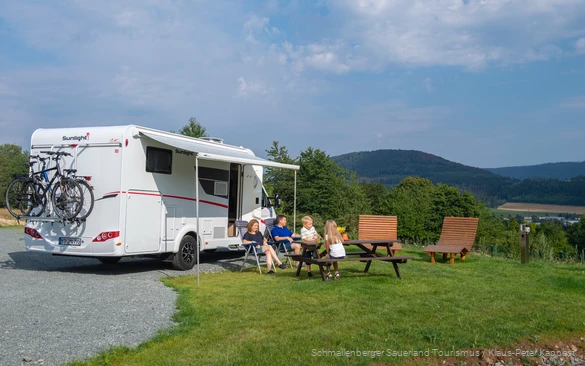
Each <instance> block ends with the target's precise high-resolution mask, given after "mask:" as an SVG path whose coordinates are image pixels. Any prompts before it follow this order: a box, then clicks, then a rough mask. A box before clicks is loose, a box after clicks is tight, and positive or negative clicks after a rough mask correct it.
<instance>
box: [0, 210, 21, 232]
mask: <svg viewBox="0 0 585 366" xmlns="http://www.w3.org/2000/svg"><path fill="white" fill-rule="evenodd" d="M20 224H21V225H19V224H18V221H16V219H15V218H14V216H12V215H11V214H10V213H9V212H8V209H6V208H0V228H3V227H21V226H24V221H21V222H20Z"/></svg>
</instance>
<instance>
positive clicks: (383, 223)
mask: <svg viewBox="0 0 585 366" xmlns="http://www.w3.org/2000/svg"><path fill="white" fill-rule="evenodd" d="M358 239H359V240H365V239H390V240H398V217H397V216H378V215H360V217H359V224H358ZM369 247H370V249H372V247H371V245H370V246H369ZM401 249H402V244H400V243H398V242H395V243H394V244H393V245H392V255H394V254H396V251H398V250H401Z"/></svg>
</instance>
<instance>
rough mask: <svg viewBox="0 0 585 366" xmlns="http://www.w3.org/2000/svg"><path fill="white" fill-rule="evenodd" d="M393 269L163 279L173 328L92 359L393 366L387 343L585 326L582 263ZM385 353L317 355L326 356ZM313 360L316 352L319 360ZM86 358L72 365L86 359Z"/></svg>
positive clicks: (496, 342) (506, 336)
mask: <svg viewBox="0 0 585 366" xmlns="http://www.w3.org/2000/svg"><path fill="white" fill-rule="evenodd" d="M402 254H405V255H413V256H415V259H414V260H411V261H409V262H408V263H407V264H403V265H401V266H400V268H401V272H402V276H403V280H399V279H397V278H396V276H395V274H394V270H393V268H392V265H391V264H390V263H384V262H374V263H372V266H371V268H370V272H369V273H363V272H361V271H362V270H363V267H364V264H361V263H356V262H347V263H343V264H342V267H341V269H340V273H341V279H340V280H339V281H329V282H328V283H324V282H322V281H321V279H320V278H319V277H313V279H310V280H309V279H308V278H307V275H306V271H305V270H303V272H302V273H301V277H300V278H297V277H295V276H294V272H293V270H291V269H288V270H286V271H278V272H277V274H276V275H274V276H268V275H259V274H257V273H255V272H253V271H252V269H249V270H247V271H245V272H244V273H240V272H223V273H219V274H205V275H202V277H201V285H200V286H197V278H196V277H194V276H184V277H178V278H168V279H165V280H164V282H165V283H166V284H167V285H169V286H171V287H173V288H175V289H176V291H177V292H178V293H179V298H178V302H177V307H178V312H177V314H176V316H175V321H176V322H177V323H178V325H177V326H175V327H172V329H167V330H164V331H162V332H161V333H160V334H159V335H158V336H157V337H156V338H155V339H153V340H152V341H150V342H148V343H145V344H143V345H141V346H139V347H138V348H137V349H134V350H131V349H127V348H116V349H113V350H110V351H109V352H107V353H104V354H102V355H100V356H98V357H96V358H94V359H92V360H91V361H90V362H88V364H90V365H104V364H107V365H145V364H149V365H196V364H220V365H224V364H237V365H257V364H273V365H288V364H308V363H311V364H315V363H316V364H371V363H378V364H386V363H387V364H399V363H400V362H401V361H403V360H404V359H402V358H399V357H393V356H388V350H423V351H424V350H426V349H433V348H435V349H440V350H445V351H449V350H467V349H471V348H476V349H477V348H481V349H483V348H488V347H494V346H505V345H509V344H511V343H514V342H519V341H520V340H522V339H527V340H537V339H543V337H544V338H547V337H548V338H550V337H552V338H554V337H568V336H575V335H577V334H581V335H583V333H584V331H585V324H584V321H585V306H584V304H585V267H584V266H582V265H559V264H550V263H542V262H535V263H531V264H529V265H521V264H519V263H518V262H516V261H506V260H501V259H492V258H488V257H483V256H480V255H474V254H472V255H470V256H468V257H467V259H466V260H465V261H464V262H461V261H459V260H458V259H457V260H456V262H455V265H449V264H444V263H438V264H435V265H432V264H431V263H430V262H429V258H428V256H427V255H426V253H423V252H422V251H421V250H420V249H417V248H406V249H405V250H404V251H403V253H402ZM324 350H326V351H343V350H349V351H355V350H360V351H374V350H378V351H382V355H381V356H377V357H375V358H369V357H363V356H362V357H357V356H354V357H346V356H341V357H336V356H318V354H319V352H322V351H324ZM316 355H317V356H316ZM81 364H84V363H81V362H80V363H76V365H81Z"/></svg>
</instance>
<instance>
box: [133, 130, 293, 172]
mask: <svg viewBox="0 0 585 366" xmlns="http://www.w3.org/2000/svg"><path fill="white" fill-rule="evenodd" d="M140 134H141V135H144V136H146V137H148V138H151V139H153V140H155V141H158V142H160V143H162V144H165V145H169V146H172V147H176V148H179V149H183V150H186V151H192V152H194V153H196V154H197V158H199V159H203V160H214V161H224V162H228V163H236V164H244V165H245V164H249V165H259V166H265V167H270V168H282V169H293V170H298V169H299V166H298V165H292V164H282V163H277V162H275V161H271V160H266V159H262V158H259V157H257V156H255V155H253V154H252V153H251V152H250V150H248V149H244V148H243V147H236V146H231V145H219V146H218V144H217V143H216V142H208V141H203V140H199V141H198V140H194V139H192V138H190V137H182V136H176V137H175V136H173V137H171V136H165V135H163V134H158V133H154V132H150V131H143V130H141V131H140Z"/></svg>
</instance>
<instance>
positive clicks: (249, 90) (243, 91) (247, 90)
mask: <svg viewBox="0 0 585 366" xmlns="http://www.w3.org/2000/svg"><path fill="white" fill-rule="evenodd" d="M238 84H239V88H238V93H239V94H240V95H243V96H255V95H261V96H266V95H267V94H268V90H267V88H266V85H265V84H264V83H262V82H253V81H246V79H245V78H244V77H242V76H241V77H239V78H238Z"/></svg>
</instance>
